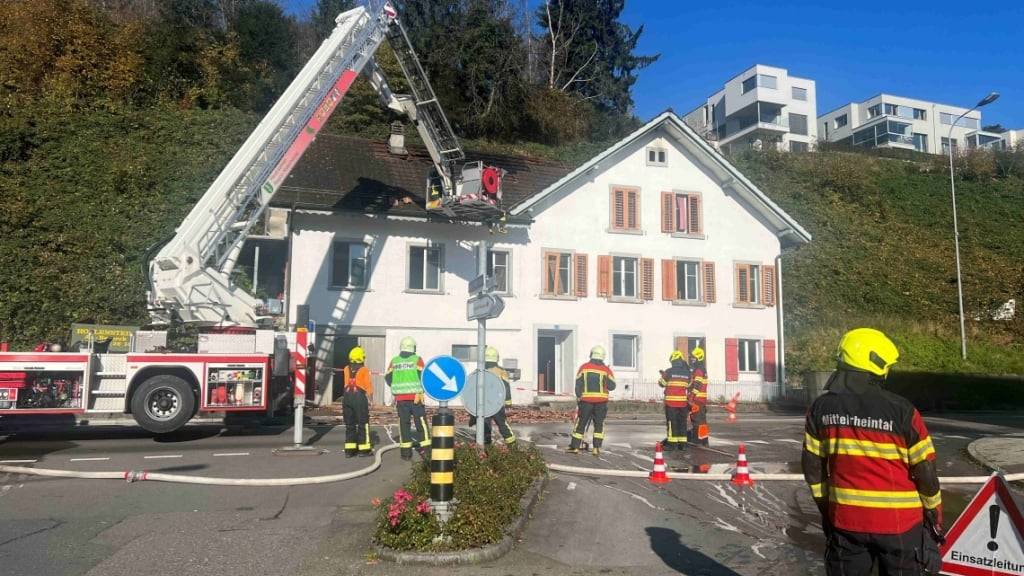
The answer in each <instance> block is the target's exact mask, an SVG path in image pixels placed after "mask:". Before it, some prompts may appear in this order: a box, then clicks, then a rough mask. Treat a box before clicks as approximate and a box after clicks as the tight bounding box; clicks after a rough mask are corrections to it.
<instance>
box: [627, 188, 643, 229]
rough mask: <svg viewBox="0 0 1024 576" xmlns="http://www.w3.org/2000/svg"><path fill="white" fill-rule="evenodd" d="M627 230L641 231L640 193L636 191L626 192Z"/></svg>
mask: <svg viewBox="0 0 1024 576" xmlns="http://www.w3.org/2000/svg"><path fill="white" fill-rule="evenodd" d="M626 229H627V230H639V229H640V193H639V192H637V191H636V190H627V191H626Z"/></svg>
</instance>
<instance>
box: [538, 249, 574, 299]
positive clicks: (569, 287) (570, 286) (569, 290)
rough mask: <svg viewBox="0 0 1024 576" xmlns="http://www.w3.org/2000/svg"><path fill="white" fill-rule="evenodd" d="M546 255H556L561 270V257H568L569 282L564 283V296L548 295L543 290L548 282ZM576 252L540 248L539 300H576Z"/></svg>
mask: <svg viewBox="0 0 1024 576" xmlns="http://www.w3.org/2000/svg"><path fill="white" fill-rule="evenodd" d="M548 254H558V268H559V270H561V267H562V257H563V256H568V257H569V274H568V279H569V281H568V282H567V283H566V286H565V287H566V291H565V294H552V293H548V292H547V291H546V290H545V288H546V287H547V281H548V277H547V274H548V258H547V257H548ZM575 272H576V251H575V250H564V249H562V248H541V251H540V295H539V296H540V298H541V299H545V300H577V299H578V298H577V297H576V273H575Z"/></svg>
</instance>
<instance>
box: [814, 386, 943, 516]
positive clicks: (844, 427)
mask: <svg viewBox="0 0 1024 576" xmlns="http://www.w3.org/2000/svg"><path fill="white" fill-rule="evenodd" d="M826 390H827V391H826V393H825V394H823V395H822V396H820V397H819V398H818V399H817V400H815V401H814V403H813V404H812V405H811V409H810V411H809V412H808V414H807V424H806V427H805V433H804V448H803V458H802V465H803V472H804V479H805V480H806V481H807V484H808V485H810V488H811V495H812V496H813V497H814V498H815V500H816V501H817V502H819V503H820V504H819V506H820V507H821V508H824V506H823V505H822V504H824V503H825V502H824V501H825V500H826V499H827V511H828V518H827V520H828V521H829V522H831V524H832V525H833V526H834V527H836V528H839V529H841V530H846V531H850V532H864V533H870V534H902V533H904V532H906V531H907V530H910V529H912V528H914V527H915V526H917V525H918V524H920V523H921V522H922V520H923V519H924V510H923V509H927V510H931V511H933V512H934V514H935V516H937V517H938V519H939V522H940V523H941V517H942V508H941V506H942V494H941V493H940V491H939V479H938V476H937V475H936V472H935V447H934V446H933V445H932V439H931V436H929V435H928V429H927V428H926V427H925V425H924V420H922V419H921V414H920V413H919V412H918V411H917V409H916V408H914V406H913V405H912V404H911V403H910V402H909V401H907V400H906V399H905V398H902V397H900V396H897V395H896V394H892V393H890V392H887V391H885V390H882V388H881V386H880V385H879V384H878V382H877V380H875V379H873V377H872V376H871V375H869V374H867V373H865V372H855V371H850V370H839V371H837V372H836V373H834V374H833V375H832V377H831V378H830V379H829V382H828V385H827V386H826Z"/></svg>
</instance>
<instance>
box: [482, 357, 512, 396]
mask: <svg viewBox="0 0 1024 576" xmlns="http://www.w3.org/2000/svg"><path fill="white" fill-rule="evenodd" d="M485 366H486V367H487V371H488V372H490V373H492V374H494V375H495V376H497V377H498V378H501V383H502V384H504V385H505V406H511V405H512V385H511V384H509V375H508V372H506V371H505V369H504V368H502V367H501V366H498V365H497V364H496V363H494V362H487V363H486V364H485Z"/></svg>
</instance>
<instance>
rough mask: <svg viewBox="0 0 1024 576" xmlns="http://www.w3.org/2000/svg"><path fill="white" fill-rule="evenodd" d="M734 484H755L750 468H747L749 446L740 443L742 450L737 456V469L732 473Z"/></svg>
mask: <svg viewBox="0 0 1024 576" xmlns="http://www.w3.org/2000/svg"><path fill="white" fill-rule="evenodd" d="M730 482H732V484H733V485H734V486H753V485H754V479H753V478H751V477H750V470H749V469H748V468H747V447H746V446H744V445H743V443H742V442H741V443H740V452H739V454H738V455H737V456H736V471H735V472H733V473H732V480H730Z"/></svg>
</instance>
